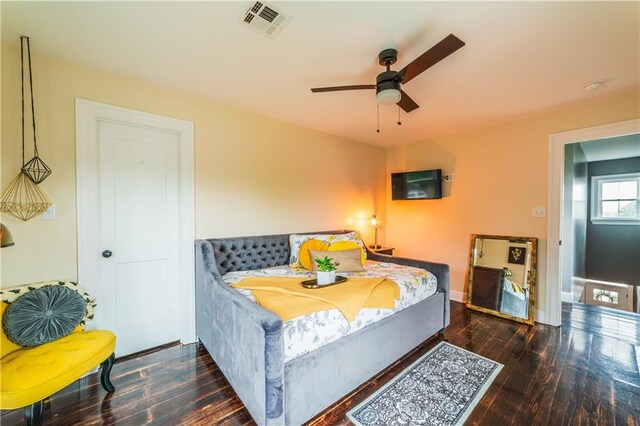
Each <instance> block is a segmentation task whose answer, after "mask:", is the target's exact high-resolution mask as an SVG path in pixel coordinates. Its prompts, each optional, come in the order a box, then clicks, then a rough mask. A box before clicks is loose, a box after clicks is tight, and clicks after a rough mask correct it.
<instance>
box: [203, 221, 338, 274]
mask: <svg viewBox="0 0 640 426" xmlns="http://www.w3.org/2000/svg"><path fill="white" fill-rule="evenodd" d="M347 232H351V231H349V230H344V229H341V230H337V231H320V232H301V233H299V234H344V233H347ZM289 235H291V234H279V235H260V236H253V237H232V238H212V239H208V240H207V241H208V242H209V243H210V244H211V246H212V247H213V255H214V257H215V259H216V264H217V266H218V271H219V272H220V274H222V275H224V274H226V273H227V272H233V271H248V270H252V269H261V268H270V267H272V266H281V265H286V264H287V263H289V255H290V254H291V246H289Z"/></svg>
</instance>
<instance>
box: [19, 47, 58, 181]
mask: <svg viewBox="0 0 640 426" xmlns="http://www.w3.org/2000/svg"><path fill="white" fill-rule="evenodd" d="M25 41H26V43H27V58H28V60H29V93H30V94H31V124H32V127H33V155H34V157H33V158H32V159H31V160H29V162H27V164H25V163H24V42H25ZM20 65H21V70H22V172H23V173H24V174H25V175H26V176H27V177H28V178H29V179H31V180H32V181H33V183H35V184H39V183H40V182H42V181H43V180H45V179H46V178H47V177H49V175H50V174H51V169H50V168H49V166H47V164H46V163H45V162H44V161H42V159H41V158H40V157H39V156H38V142H37V140H36V111H35V105H34V102H33V75H32V71H31V44H30V43H29V37H27V36H20Z"/></svg>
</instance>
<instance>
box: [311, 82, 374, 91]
mask: <svg viewBox="0 0 640 426" xmlns="http://www.w3.org/2000/svg"><path fill="white" fill-rule="evenodd" d="M375 88H376V85H375V84H360V85H356V86H335V87H316V88H313V89H311V91H312V92H313V93H320V92H339V91H341V90H362V89H375Z"/></svg>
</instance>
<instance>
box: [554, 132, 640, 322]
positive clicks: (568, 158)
mask: <svg viewBox="0 0 640 426" xmlns="http://www.w3.org/2000/svg"><path fill="white" fill-rule="evenodd" d="M563 182H564V183H563V189H564V191H563V192H564V200H563V209H562V210H563V213H562V223H561V226H562V246H561V257H562V268H561V269H562V275H561V281H562V301H563V302H565V303H572V304H573V303H584V304H588V305H593V306H604V307H607V308H612V309H616V310H620V311H626V312H633V313H638V312H640V304H639V300H640V292H639V290H638V289H640V262H638V259H640V134H638V133H636V134H630V135H624V136H617V137H611V138H606V139H595V140H590V141H581V142H575V143H567V144H565V145H564V179H563Z"/></svg>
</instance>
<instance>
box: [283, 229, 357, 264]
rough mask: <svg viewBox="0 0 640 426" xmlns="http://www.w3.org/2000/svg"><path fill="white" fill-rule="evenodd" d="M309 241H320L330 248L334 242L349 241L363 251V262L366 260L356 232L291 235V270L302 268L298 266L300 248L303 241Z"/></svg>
mask: <svg viewBox="0 0 640 426" xmlns="http://www.w3.org/2000/svg"><path fill="white" fill-rule="evenodd" d="M309 240H320V241H323V242H325V243H327V246H331V244H333V243H335V242H336V241H351V242H354V243H357V244H358V245H359V246H360V247H361V248H362V251H363V262H364V259H366V253H367V249H366V248H365V245H364V242H363V241H362V236H361V235H360V232H358V231H352V232H349V233H346V234H311V235H302V234H291V235H290V236H289V245H290V246H291V255H290V257H289V266H291V267H292V268H303V266H302V265H301V264H300V260H299V259H300V246H302V244H303V243H304V242H305V241H309Z"/></svg>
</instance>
